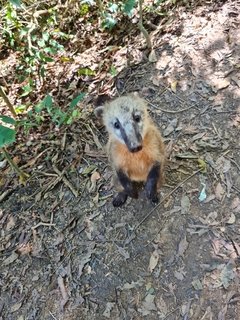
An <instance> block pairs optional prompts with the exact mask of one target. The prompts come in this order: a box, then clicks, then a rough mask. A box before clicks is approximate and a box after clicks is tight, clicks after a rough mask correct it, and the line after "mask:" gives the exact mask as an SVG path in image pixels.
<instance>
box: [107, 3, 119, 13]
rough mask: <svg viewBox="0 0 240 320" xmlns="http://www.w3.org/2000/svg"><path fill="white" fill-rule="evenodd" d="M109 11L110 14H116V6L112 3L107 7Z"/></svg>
mask: <svg viewBox="0 0 240 320" xmlns="http://www.w3.org/2000/svg"><path fill="white" fill-rule="evenodd" d="M108 9H109V11H110V12H112V13H116V12H117V10H118V5H117V4H116V3H112V4H111V5H110V6H109V7H108Z"/></svg>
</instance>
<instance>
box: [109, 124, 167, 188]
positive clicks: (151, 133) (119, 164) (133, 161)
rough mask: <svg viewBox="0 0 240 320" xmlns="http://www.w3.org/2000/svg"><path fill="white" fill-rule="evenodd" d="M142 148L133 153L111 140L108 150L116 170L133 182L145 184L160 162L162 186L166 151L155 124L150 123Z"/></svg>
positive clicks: (123, 145)
mask: <svg viewBox="0 0 240 320" xmlns="http://www.w3.org/2000/svg"><path fill="white" fill-rule="evenodd" d="M142 146H143V148H142V150H141V151H139V152H136V153H131V152H130V151H129V150H128V148H127V147H126V145H125V144H122V143H120V142H119V141H117V140H115V139H113V138H112V139H111V138H110V140H109V145H108V149H109V153H110V160H111V162H112V163H113V167H114V169H115V170H118V169H122V170H123V171H124V172H125V173H126V174H127V176H128V177H129V178H130V179H131V180H133V181H137V182H145V181H146V180H147V176H148V173H149V171H150V170H151V168H152V166H153V165H154V163H155V162H156V161H159V162H160V164H161V172H160V179H159V186H160V183H161V182H162V180H163V166H164V162H165V150H164V144H163V141H162V138H161V135H160V133H159V131H158V129H157V128H156V127H155V126H154V124H153V123H149V127H148V128H147V130H146V135H145V137H144V139H143V145H142ZM160 180H161V181H160Z"/></svg>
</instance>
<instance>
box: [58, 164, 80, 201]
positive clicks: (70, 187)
mask: <svg viewBox="0 0 240 320" xmlns="http://www.w3.org/2000/svg"><path fill="white" fill-rule="evenodd" d="M53 170H54V171H55V172H56V173H57V174H58V176H59V177H60V178H61V179H62V181H63V182H64V183H65V185H66V186H67V187H68V188H69V189H70V190H71V191H72V193H73V194H74V196H75V197H76V198H77V197H78V191H77V190H75V188H74V187H73V185H72V184H71V183H70V182H69V181H68V179H67V178H66V177H65V176H64V174H63V172H61V171H60V170H58V168H57V167H56V166H55V165H54V164H53Z"/></svg>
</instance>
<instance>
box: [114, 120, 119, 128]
mask: <svg viewBox="0 0 240 320" xmlns="http://www.w3.org/2000/svg"><path fill="white" fill-rule="evenodd" d="M114 128H116V129H120V124H119V122H117V121H116V122H114Z"/></svg>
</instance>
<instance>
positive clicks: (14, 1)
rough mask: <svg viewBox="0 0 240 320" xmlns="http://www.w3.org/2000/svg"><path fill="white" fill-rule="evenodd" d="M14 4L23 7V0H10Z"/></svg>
mask: <svg viewBox="0 0 240 320" xmlns="http://www.w3.org/2000/svg"><path fill="white" fill-rule="evenodd" d="M9 1H10V2H11V4H12V5H14V6H15V7H17V8H21V5H22V4H21V1H20V0H9Z"/></svg>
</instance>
